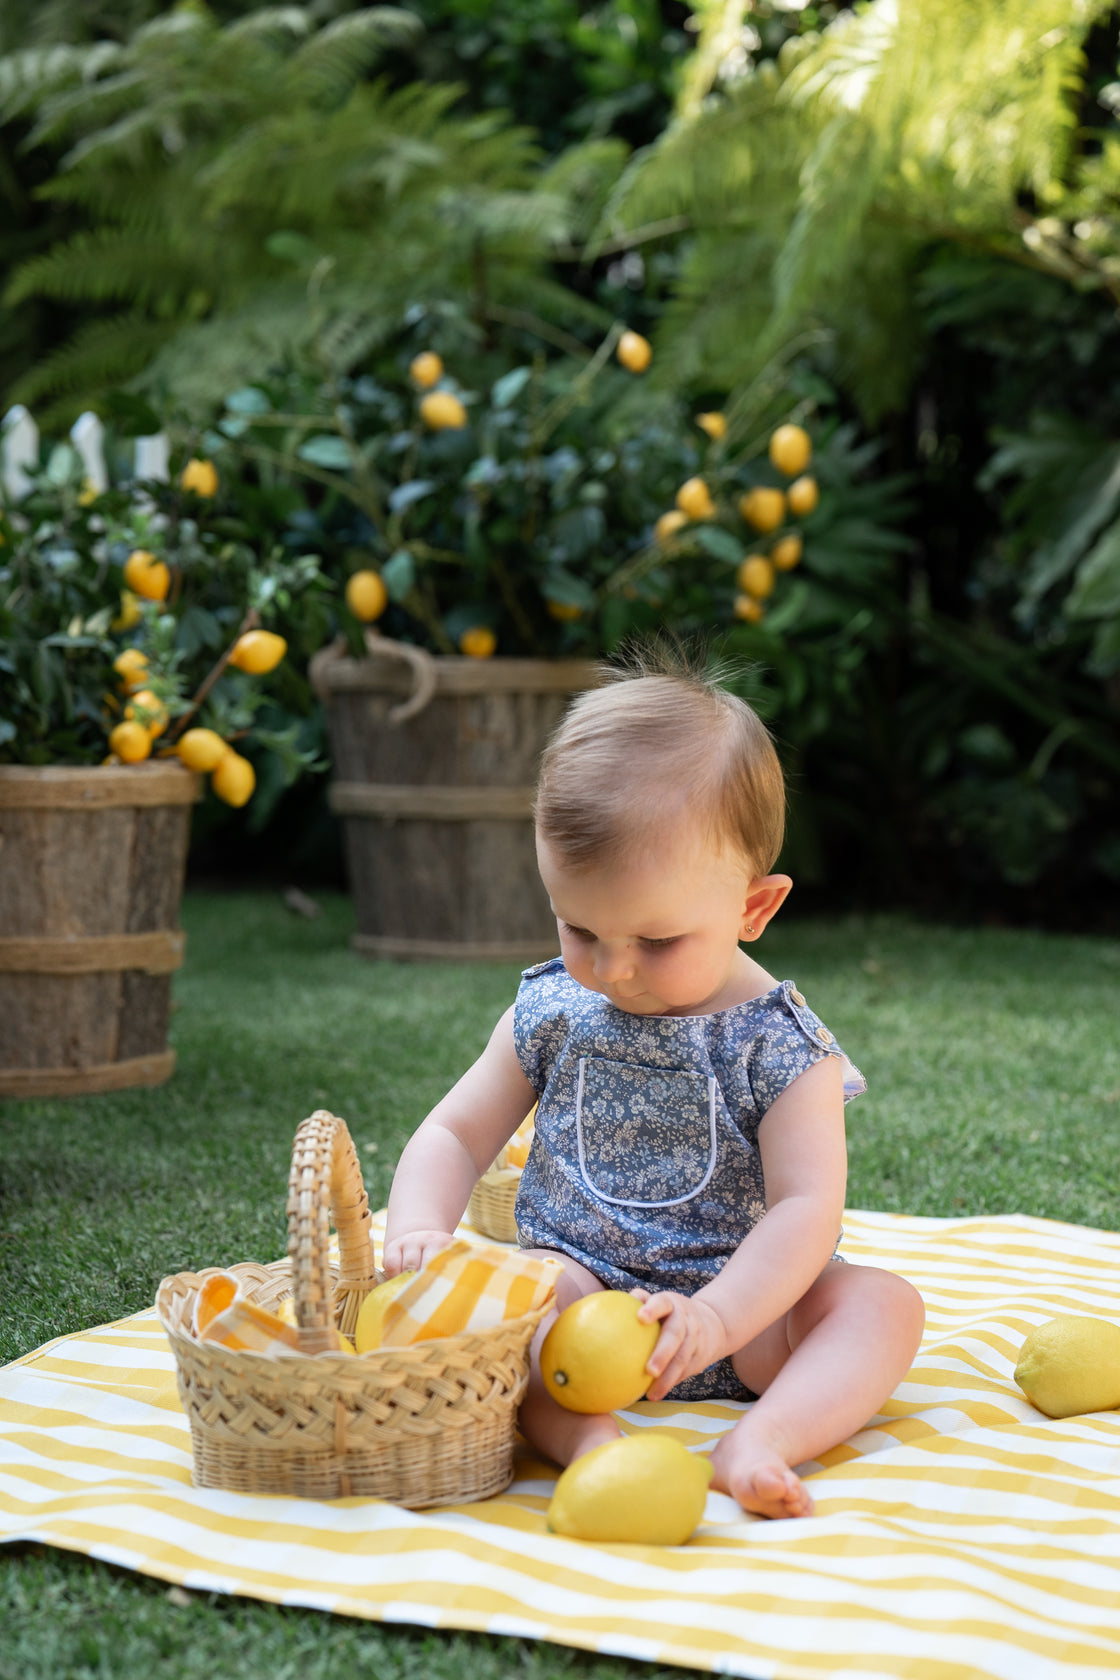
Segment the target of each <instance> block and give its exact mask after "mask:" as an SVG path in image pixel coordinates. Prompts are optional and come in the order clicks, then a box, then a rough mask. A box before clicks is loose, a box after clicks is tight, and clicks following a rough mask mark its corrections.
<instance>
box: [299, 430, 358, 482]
mask: <svg viewBox="0 0 1120 1680" xmlns="http://www.w3.org/2000/svg"><path fill="white" fill-rule="evenodd" d="M296 454H297V455H298V457H299V459H300V460H301V461H308V462H310V464H311V465H312V466H313V467H331V468H333V469H334V470H335V471H337V472H345V471H346V469H347V468H348V467H349V466H350V445H349V444H348V443H347V442H346V440H345V438H340V437H331V436H329V435H328V434H327V433H320V435H319V436H318V437H312V438H308V440H307V442H306V443H301V444H300V446H299V448H298V449H297V450H296Z"/></svg>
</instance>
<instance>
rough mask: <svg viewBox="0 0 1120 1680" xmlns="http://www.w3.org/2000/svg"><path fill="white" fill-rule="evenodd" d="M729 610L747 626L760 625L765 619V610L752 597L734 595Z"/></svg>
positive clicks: (760, 603) (759, 602)
mask: <svg viewBox="0 0 1120 1680" xmlns="http://www.w3.org/2000/svg"><path fill="white" fill-rule="evenodd" d="M731 610H732V612H733V613H734V614H735V617H736V618H741V619H743V621H744V622H745V623H747V624H761V622H762V620H763V619H764V618H765V617H766V608H765V607H764V606H763V604H762V602H761V601H758V600H756V599H755V597H754V596H753V595H736V597H735V599H734V601H733V602H732V607H731Z"/></svg>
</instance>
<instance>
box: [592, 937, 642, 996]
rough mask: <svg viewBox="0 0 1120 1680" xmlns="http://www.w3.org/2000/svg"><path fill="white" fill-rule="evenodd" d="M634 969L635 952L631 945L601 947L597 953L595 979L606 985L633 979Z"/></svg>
mask: <svg viewBox="0 0 1120 1680" xmlns="http://www.w3.org/2000/svg"><path fill="white" fill-rule="evenodd" d="M634 968H635V964H634V952H633V948H632V947H631V946H629V945H620V946H610V945H600V946H599V947H598V949H597V950H596V952H595V978H596V979H597V980H601V981H602V982H603V983H604V984H605V985H608V986H609V985H616V984H617V983H618V981H619V980H629V979H631V978H632V977H633V974H634Z"/></svg>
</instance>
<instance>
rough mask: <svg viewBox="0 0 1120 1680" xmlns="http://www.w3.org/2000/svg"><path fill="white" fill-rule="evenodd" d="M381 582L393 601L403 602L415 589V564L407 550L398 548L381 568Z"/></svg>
mask: <svg viewBox="0 0 1120 1680" xmlns="http://www.w3.org/2000/svg"><path fill="white" fill-rule="evenodd" d="M381 581H382V582H383V583H384V585H385V587H386V589H387V590H388V591H389V598H390V600H393V601H403V600H404V599H405V597H406V595H410V594H411V593H412V591H413V589H414V588H415V587H416V562H415V561H414V560H413V558H412V555H411V554H410V553H409V552H408V549H407V548H398V549H397V552H396V553H395V554H391V555H390V556H389V558H388V560H386V562H385V564H384V565H383V566H382V568H381Z"/></svg>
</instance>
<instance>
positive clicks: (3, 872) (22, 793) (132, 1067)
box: [0, 761, 201, 1097]
mask: <svg viewBox="0 0 1120 1680" xmlns="http://www.w3.org/2000/svg"><path fill="white" fill-rule="evenodd" d="M200 791H201V789H200V782H199V778H198V777H197V776H195V775H192V774H191V772H190V771H188V770H184V769H183V768H182V766H181V765H179V764H178V763H177V762H170V761H169V762H164V763H146V764H136V765H129V766H121V767H119V768H117V767H113V766H109V765H97V766H88V767H86V766H72V765H49V766H46V767H44V768H42V769H39V768H32V767H28V766H25V765H0V1097H54V1096H70V1095H78V1094H85V1093H88V1092H93V1091H116V1090H121V1089H123V1088H124V1087H125V1086H129V1085H160V1084H162V1083H163V1081H164V1080H165V1079H167V1078H169V1077H170V1075H171V1072H172V1070H173V1068H174V1066H175V1052H174V1050H171V1049H169V1048H168V1045H167V1023H168V1018H169V1015H170V1012H171V976H172V973H173V971H174V970H175V969H176V968H178V967H179V965H180V963H181V962H182V960H183V945H184V935H183V933H182V931H181V929H180V928H179V901H180V899H181V897H182V892H183V875H184V871H185V868H186V859H187V842H188V838H189V832H190V808H191V805H192V803H193V802H194V801H195V800H196V799H198V798H199V797H200Z"/></svg>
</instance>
